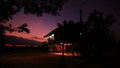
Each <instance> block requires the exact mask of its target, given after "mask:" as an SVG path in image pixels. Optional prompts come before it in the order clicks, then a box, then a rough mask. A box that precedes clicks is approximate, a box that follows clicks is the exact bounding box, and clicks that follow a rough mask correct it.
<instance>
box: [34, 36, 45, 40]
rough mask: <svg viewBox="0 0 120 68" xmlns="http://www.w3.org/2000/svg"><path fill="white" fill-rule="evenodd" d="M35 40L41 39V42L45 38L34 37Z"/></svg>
mask: <svg viewBox="0 0 120 68" xmlns="http://www.w3.org/2000/svg"><path fill="white" fill-rule="evenodd" d="M33 38H34V39H39V40H43V38H40V37H37V36H33Z"/></svg>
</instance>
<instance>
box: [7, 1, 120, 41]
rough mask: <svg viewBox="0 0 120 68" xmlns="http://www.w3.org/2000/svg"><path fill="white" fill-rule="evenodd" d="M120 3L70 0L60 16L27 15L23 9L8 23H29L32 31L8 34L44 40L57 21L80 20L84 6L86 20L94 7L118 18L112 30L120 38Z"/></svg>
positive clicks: (16, 24)
mask: <svg viewBox="0 0 120 68" xmlns="http://www.w3.org/2000/svg"><path fill="white" fill-rule="evenodd" d="M119 3H120V2H119V0H69V1H68V3H66V4H65V5H64V6H63V8H62V11H60V16H52V15H48V14H43V16H42V17H38V16H36V15H31V14H29V15H25V14H24V13H23V10H21V11H20V12H18V13H17V14H16V15H14V16H13V19H12V20H10V21H8V23H12V24H13V25H14V26H15V27H17V26H19V25H20V24H23V23H27V24H28V28H29V29H30V31H31V33H29V34H27V33H17V32H14V33H11V34H10V33H8V32H7V34H8V35H14V36H18V37H23V38H27V39H32V40H37V41H44V39H43V36H45V35H46V34H47V33H49V32H50V31H52V30H53V29H55V28H56V27H57V26H56V23H58V22H59V23H62V22H63V20H67V21H69V20H72V21H75V22H76V21H79V9H80V8H82V9H83V13H82V17H83V19H84V21H85V20H86V19H87V17H88V15H89V14H90V13H91V12H92V11H93V9H98V10H100V11H102V12H103V13H104V14H109V13H112V14H113V15H114V16H115V18H116V23H115V24H114V25H113V26H112V30H115V35H116V37H117V38H119V39H120V30H119V29H120V27H119V26H120V23H119V22H120V6H119Z"/></svg>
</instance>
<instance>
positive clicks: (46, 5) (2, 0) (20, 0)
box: [0, 0, 67, 48]
mask: <svg viewBox="0 0 120 68" xmlns="http://www.w3.org/2000/svg"><path fill="white" fill-rule="evenodd" d="M66 1H67V0H0V45H1V47H2V45H3V44H4V43H3V42H4V36H5V30H8V31H10V32H13V31H18V32H23V31H25V32H27V33H30V31H29V29H28V28H27V24H23V25H21V26H19V27H18V28H14V27H13V26H12V25H11V24H10V25H8V26H4V23H5V22H6V21H9V20H11V19H12V16H13V15H15V14H16V13H17V12H19V11H20V10H21V9H23V10H24V13H25V14H35V15H37V16H42V15H43V13H47V14H51V15H59V11H60V10H61V8H62V6H63V5H64V3H65V2H66ZM1 47H0V48H1Z"/></svg>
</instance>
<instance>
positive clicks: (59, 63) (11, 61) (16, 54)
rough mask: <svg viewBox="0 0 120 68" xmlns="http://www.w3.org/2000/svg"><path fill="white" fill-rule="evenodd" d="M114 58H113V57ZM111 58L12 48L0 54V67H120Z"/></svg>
mask: <svg viewBox="0 0 120 68" xmlns="http://www.w3.org/2000/svg"><path fill="white" fill-rule="evenodd" d="M113 59H114V58H113ZM113 59H112V58H110V59H108V60H107V59H106V60H105V61H103V62H100V63H99V62H96V61H94V60H83V59H80V57H65V59H64V60H63V59H62V58H61V56H57V55H53V54H48V53H47V52H43V51H40V50H38V49H37V50H33V49H32V50H14V51H9V52H7V53H6V54H3V55H2V56H0V68H111V67H112V68H120V66H119V65H120V62H119V61H113Z"/></svg>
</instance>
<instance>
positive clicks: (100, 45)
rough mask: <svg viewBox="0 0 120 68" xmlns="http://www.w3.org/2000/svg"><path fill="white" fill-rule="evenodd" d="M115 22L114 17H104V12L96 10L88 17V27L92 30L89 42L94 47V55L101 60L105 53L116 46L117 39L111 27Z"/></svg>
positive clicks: (89, 34)
mask: <svg viewBox="0 0 120 68" xmlns="http://www.w3.org/2000/svg"><path fill="white" fill-rule="evenodd" d="M114 22H115V19H114V17H113V15H107V16H105V15H103V13H102V12H100V11H97V10H94V11H93V13H91V14H90V16H89V17H88V21H87V22H86V25H87V26H88V29H89V30H90V31H89V32H88V38H87V39H88V41H89V42H90V45H91V47H93V50H94V53H95V55H96V56H97V57H99V59H100V58H101V56H102V54H103V52H104V51H105V50H106V49H109V48H110V47H111V46H113V45H114V43H115V41H114V40H115V39H114V38H113V36H112V31H110V29H109V27H110V26H111V25H112V24H113V23H114Z"/></svg>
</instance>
